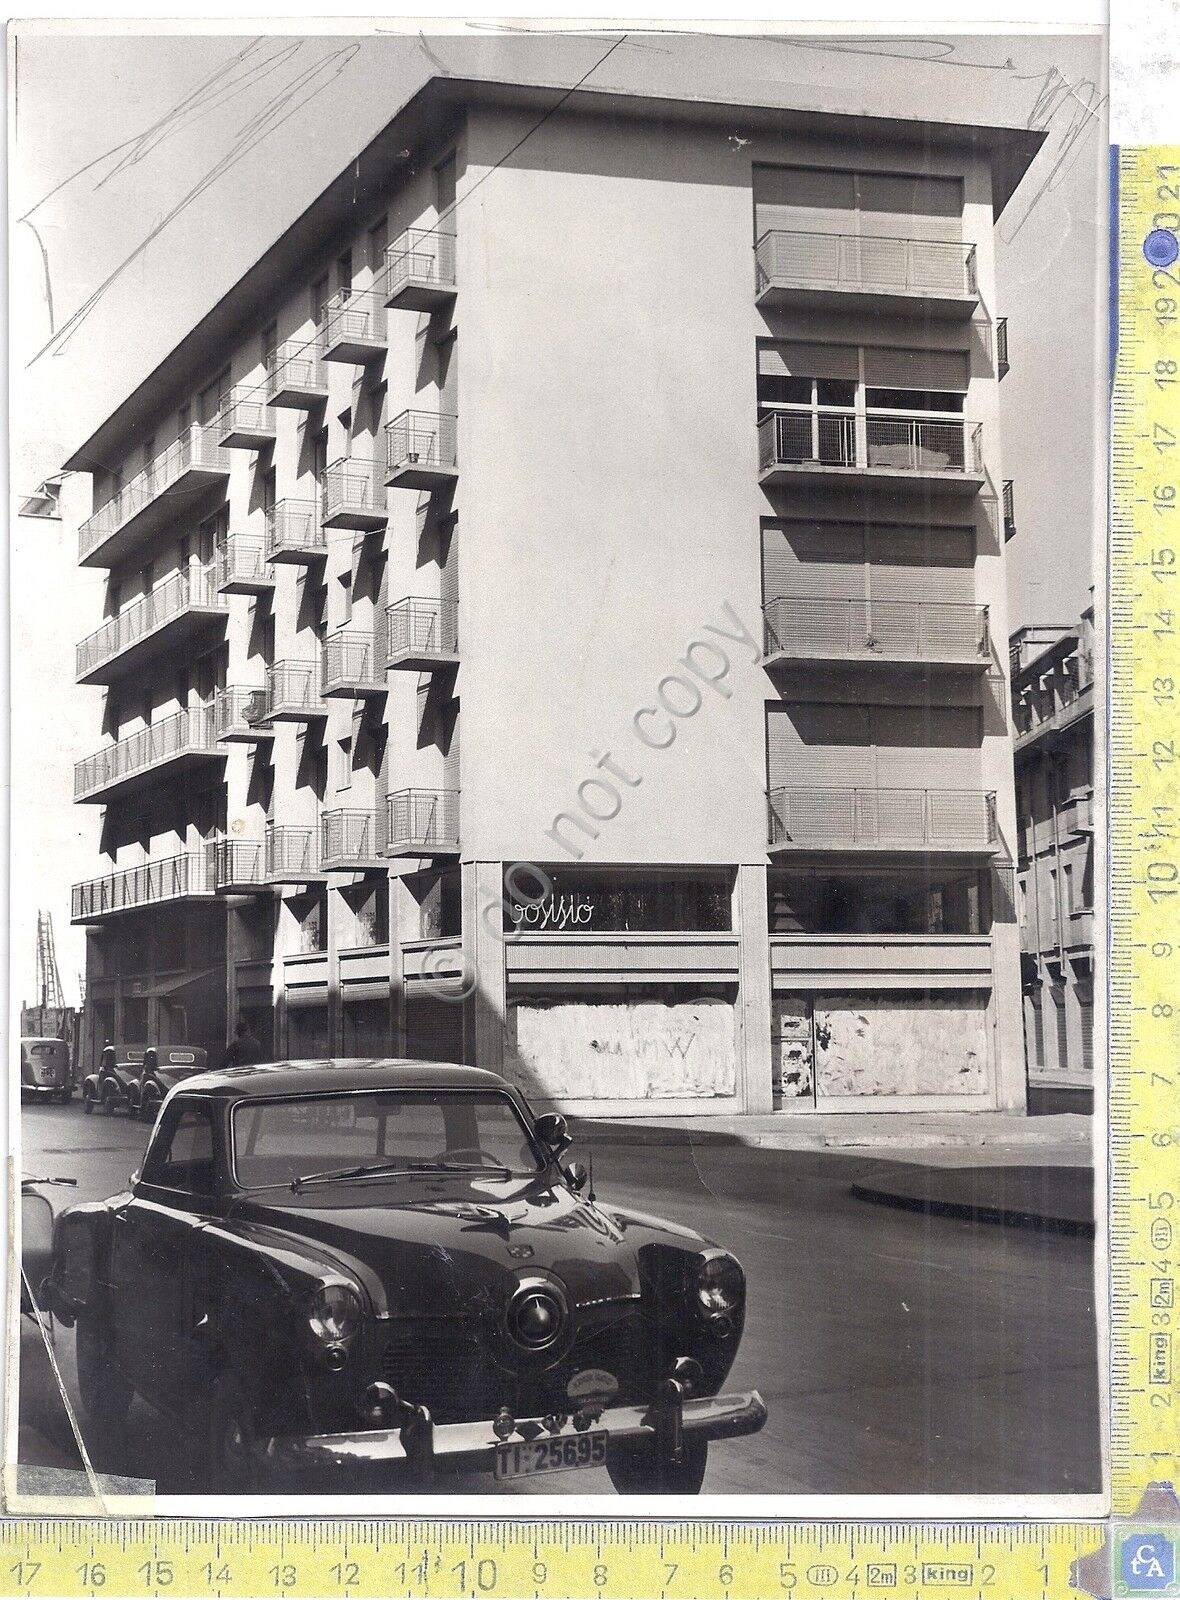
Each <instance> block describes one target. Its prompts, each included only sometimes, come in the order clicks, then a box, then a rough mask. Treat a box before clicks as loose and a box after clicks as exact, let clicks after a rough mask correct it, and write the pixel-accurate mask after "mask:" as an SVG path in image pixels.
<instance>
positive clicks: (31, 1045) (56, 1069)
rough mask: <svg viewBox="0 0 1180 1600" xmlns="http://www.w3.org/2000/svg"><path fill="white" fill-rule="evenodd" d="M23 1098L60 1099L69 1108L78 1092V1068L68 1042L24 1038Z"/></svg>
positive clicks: (22, 1057)
mask: <svg viewBox="0 0 1180 1600" xmlns="http://www.w3.org/2000/svg"><path fill="white" fill-rule="evenodd" d="M20 1092H21V1099H22V1100H24V1099H26V1098H32V1099H37V1100H39V1099H41V1098H42V1097H47V1098H49V1099H50V1100H60V1101H61V1103H62V1105H63V1106H64V1105H68V1104H69V1100H70V1096H71V1095H72V1094H73V1092H74V1067H73V1062H72V1061H71V1060H70V1047H69V1045H68V1044H67V1043H66V1041H65V1040H64V1039H22V1040H21V1042H20Z"/></svg>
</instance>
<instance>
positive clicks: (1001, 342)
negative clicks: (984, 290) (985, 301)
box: [996, 317, 1010, 378]
mask: <svg viewBox="0 0 1180 1600" xmlns="http://www.w3.org/2000/svg"><path fill="white" fill-rule="evenodd" d="M1009 370H1010V369H1009V366H1008V319H1007V317H997V318H996V377H997V378H1004V377H1006V376H1007V375H1008V372H1009Z"/></svg>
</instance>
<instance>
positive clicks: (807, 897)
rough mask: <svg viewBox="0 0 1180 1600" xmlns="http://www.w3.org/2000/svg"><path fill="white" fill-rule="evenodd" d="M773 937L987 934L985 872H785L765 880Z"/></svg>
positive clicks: (775, 873) (988, 914)
mask: <svg viewBox="0 0 1180 1600" xmlns="http://www.w3.org/2000/svg"><path fill="white" fill-rule="evenodd" d="M768 887H769V896H770V931H771V933H802V934H831V933H848V934H873V935H876V934H885V935H889V934H902V935H914V934H918V935H921V934H928V935H939V934H941V935H946V936H953V935H957V934H980V933H986V932H987V931H988V928H989V927H990V923H991V912H990V905H989V895H988V883H987V876H986V874H985V873H982V872H979V871H977V870H975V869H972V870H970V871H967V872H955V871H954V870H952V869H946V870H944V871H942V872H937V871H925V872H909V873H901V872H896V873H895V872H886V871H881V872H874V871H871V870H867V869H866V870H865V871H863V872H826V871H823V870H810V869H807V868H802V867H801V868H785V869H782V870H779V871H775V872H772V873H771V874H770V876H769V880H768Z"/></svg>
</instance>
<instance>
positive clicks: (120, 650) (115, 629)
mask: <svg viewBox="0 0 1180 1600" xmlns="http://www.w3.org/2000/svg"><path fill="white" fill-rule="evenodd" d="M226 609H227V608H226V603H225V601H224V600H223V599H222V598H221V597H220V596H219V595H218V594H217V593H216V590H215V588H214V573H213V568H212V566H208V567H197V566H191V567H185V568H184V569H183V570H181V571H180V572H174V573H173V574H172V576H171V577H170V578H166V579H165V580H164V582H163V583H161V584H160V585H159V587H158V588H156V589H153V590H152V592H151V594H145V595H143V596H142V597H141V598H140V599H139V600H134V601H132V603H131V604H130V605H129V606H128V607H127V608H126V610H125V611H120V613H119V615H118V616H117V617H110V618H109V619H108V620H107V621H106V622H104V623H103V625H102V627H101V628H96V629H95V631H94V632H93V633H91V634H88V635H87V637H86V638H85V639H83V640H82V642H81V644H80V645H78V647H77V653H76V670H77V679H78V682H79V683H113V682H114V681H115V679H116V678H118V677H120V676H122V674H123V673H125V672H128V671H130V670H131V668H132V667H134V666H139V665H142V664H143V663H144V662H145V661H146V660H148V659H149V658H150V657H152V656H154V655H156V654H158V653H160V652H161V651H163V650H164V649H165V648H167V649H168V650H169V651H171V652H173V654H175V652H176V650H177V648H178V647H179V645H180V644H182V643H183V641H184V639H186V638H187V637H189V636H191V635H193V634H195V633H204V632H207V631H208V629H209V628H210V627H211V626H213V625H216V624H218V623H220V624H223V625H224V622H225V617H226Z"/></svg>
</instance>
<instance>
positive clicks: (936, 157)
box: [69, 79, 1041, 1114]
mask: <svg viewBox="0 0 1180 1600" xmlns="http://www.w3.org/2000/svg"><path fill="white" fill-rule="evenodd" d="M1040 139H1041V136H1040V135H1038V134H1033V133H1029V132H1027V131H1024V130H1014V129H1003V128H992V127H977V126H949V125H942V124H937V125H936V124H931V123H926V122H903V121H895V120H887V119H874V118H870V117H845V116H839V117H837V116H828V115H824V114H822V113H819V112H815V111H785V110H782V109H770V108H758V107H751V106H741V107H734V106H723V105H718V104H709V103H700V102H687V101H673V100H668V99H649V98H632V97H624V96H620V95H617V94H607V93H596V92H592V91H589V90H583V91H579V92H578V93H576V94H573V95H572V96H571V95H567V94H566V93H565V92H564V91H561V92H559V91H556V90H542V89H538V88H535V87H534V88H526V87H514V86H511V85H506V84H491V83H483V82H462V81H459V80H456V79H445V80H444V79H436V80H432V81H431V82H430V83H428V84H427V85H426V86H425V87H424V88H423V89H422V90H421V91H420V92H419V93H418V94H417V95H416V96H415V97H414V98H413V100H411V101H410V102H409V103H408V104H407V105H406V106H405V108H404V109H403V110H402V111H401V112H400V113H399V114H398V115H397V117H395V118H394V120H393V121H392V122H391V123H390V124H389V126H388V127H387V128H386V130H385V131H384V132H383V133H382V134H381V135H380V136H379V137H378V138H377V139H376V140H375V141H374V142H373V143H372V144H371V145H369V147H368V148H367V149H365V150H364V151H362V152H361V154H360V155H359V156H358V158H357V160H356V161H355V162H354V163H352V164H350V166H349V167H348V169H347V171H346V172H345V173H343V174H342V175H341V176H340V178H339V179H338V180H337V181H336V182H334V183H333V184H332V185H331V186H330V187H329V188H328V189H327V190H326V191H325V192H324V193H323V195H321V197H320V198H319V199H318V200H317V201H316V202H315V203H314V204H313V205H312V206H311V207H310V209H309V210H308V211H307V212H305V213H304V214H303V215H302V216H301V217H300V218H299V219H298V220H297V221H296V222H295V223H294V224H293V225H292V226H291V227H290V228H289V229H288V231H287V232H286V233H285V234H284V235H283V236H282V237H281V238H280V239H279V240H278V241H277V243H276V244H275V245H274V246H273V247H272V248H271V249H270V250H268V251H267V253H266V254H265V255H264V256H263V258H262V259H261V260H260V261H259V262H258V263H257V265H256V266H255V267H254V268H252V269H251V270H250V271H249V272H248V273H247V274H246V276H245V277H244V278H243V279H242V280H241V281H240V282H239V283H238V284H236V285H235V287H234V288H233V289H231V290H230V291H229V293H228V294H227V295H226V296H225V297H224V298H223V299H222V300H221V301H220V302H219V303H218V304H217V305H216V306H215V307H214V308H213V309H212V310H211V311H210V312H209V313H208V315H207V316H206V317H205V318H204V319H203V320H202V321H201V322H200V323H199V324H198V326H197V327H196V328H194V329H193V330H192V332H191V333H190V334H189V335H188V336H187V337H186V338H185V339H184V340H183V341H182V343H181V344H180V345H179V346H178V347H177V348H176V349H175V350H174V351H173V352H172V354H171V355H169V356H168V357H167V358H166V359H165V360H164V361H163V362H162V364H161V365H160V366H159V367H158V368H157V370H156V371H155V372H153V373H152V374H151V376H150V377H149V378H147V379H146V380H145V381H144V382H143V383H142V384H141V385H140V386H139V388H138V389H137V390H136V391H135V393H134V394H133V395H132V396H131V397H130V398H129V399H128V400H127V401H126V402H125V403H124V404H123V405H122V406H120V408H119V409H118V411H117V412H116V413H115V414H114V415H113V416H112V417H111V418H110V419H109V420H108V421H106V422H105V423H103V424H102V426H101V427H100V428H99V429H98V430H97V432H96V433H95V434H94V435H93V437H92V438H91V439H90V440H88V441H87V443H86V444H85V445H84V446H83V447H82V448H81V449H80V450H79V451H78V452H77V453H76V454H75V455H74V457H73V459H72V460H71V462H70V463H69V465H70V466H71V467H74V468H82V469H85V470H87V471H90V472H92V473H93V475H94V490H95V492H94V507H95V509H94V513H93V515H92V516H91V517H90V518H89V519H88V520H87V521H86V523H85V524H84V525H83V526H82V528H81V530H80V559H81V560H82V561H83V562H84V563H86V564H88V565H92V566H99V567H102V568H104V569H105V570H106V571H107V572H108V573H109V586H108V606H107V609H108V616H107V618H106V620H105V621H104V622H103V623H102V625H101V627H100V628H98V629H97V631H96V632H95V633H94V634H93V635H91V637H89V638H88V639H86V640H85V641H84V642H83V643H82V645H81V646H80V647H79V654H78V676H79V679H80V680H81V681H83V682H87V683H95V684H101V685H104V686H105V688H106V700H105V714H104V732H105V733H106V735H107V743H106V744H105V746H104V747H103V749H102V750H101V751H100V752H99V753H98V754H97V755H95V756H93V757H91V758H89V759H88V760H86V761H84V762H82V763H80V765H79V768H78V778H77V798H78V799H79V800H80V801H83V802H86V803H90V804H96V805H102V806H103V807H104V813H103V836H102V848H103V852H104V855H105V856H106V858H107V859H106V862H105V863H104V870H103V873H102V875H101V876H98V877H96V878H95V879H94V880H93V881H91V882H88V883H85V884H80V885H78V886H77V888H76V890H75V895H74V917H75V920H76V921H79V922H83V923H86V924H87V925H88V928H89V930H90V934H89V949H90V954H89V959H88V997H89V1008H90V1022H89V1027H90V1040H91V1047H92V1048H93V1046H94V1044H95V1043H98V1042H101V1040H102V1038H103V1037H106V1036H115V1037H118V1038H123V1039H131V1038H139V1039H143V1038H146V1037H157V1038H160V1039H168V1038H177V1037H187V1038H188V1039H189V1040H190V1041H192V1042H201V1043H208V1044H211V1045H216V1044H219V1043H220V1042H221V1041H222V1040H223V1039H224V1037H225V1031H226V1027H227V1025H231V1024H232V1021H233V1019H234V1016H235V1015H236V1014H237V1013H244V1014H245V1015H246V1016H247V1017H249V1018H250V1019H251V1020H252V1021H253V1022H254V1025H255V1027H256V1029H258V1030H259V1031H260V1032H262V1034H263V1036H264V1038H265V1039H267V1040H268V1041H273V1047H274V1049H275V1051H276V1052H277V1053H279V1054H289V1055H292V1056H297V1057H298V1056H314V1055H321V1054H324V1053H329V1052H330V1053H336V1054H345V1055H347V1054H361V1053H367V1052H376V1051H386V1050H394V1051H402V1050H405V1051H407V1052H409V1053H421V1054H426V1055H439V1056H444V1057H454V1058H460V1057H462V1058H466V1059H467V1060H475V1061H478V1062H479V1063H481V1064H483V1065H488V1066H493V1067H502V1068H503V1069H504V1070H506V1071H507V1072H509V1073H510V1074H513V1075H515V1076H516V1077H518V1078H519V1080H520V1081H521V1082H522V1083H523V1084H524V1085H525V1086H526V1087H527V1088H528V1089H529V1090H530V1091H531V1092H533V1093H534V1094H535V1095H536V1096H537V1097H538V1098H539V1099H542V1100H544V1099H551V1100H555V1101H559V1102H562V1103H564V1104H567V1105H570V1106H573V1107H575V1108H582V1109H587V1110H593V1111H594V1112H596V1113H598V1114H611V1113H612V1112H618V1111H620V1110H623V1109H627V1108H634V1106H635V1104H636V1102H637V1101H643V1102H646V1105H647V1109H655V1110H659V1109H660V1108H661V1107H662V1108H663V1109H665V1110H666V1111H668V1112H672V1111H684V1110H696V1111H701V1112H706V1111H709V1110H733V1109H734V1108H736V1107H741V1108H748V1109H770V1108H771V1107H772V1105H775V1104H780V1103H781V1104H783V1105H785V1106H786V1107H788V1108H792V1109H800V1110H804V1109H807V1108H810V1107H814V1106H820V1107H824V1106H826V1107H829V1108H830V1107H833V1106H838V1107H841V1108H847V1109H856V1108H858V1107H871V1108H874V1109H879V1108H882V1107H894V1108H898V1109H906V1108H913V1107H931V1108H933V1107H940V1106H941V1107H945V1106H951V1107H964V1108H982V1107H989V1106H1013V1105H1020V1104H1022V1103H1023V1097H1024V1071H1023V1052H1022V1046H1021V1028H1020V977H1019V943H1018V931H1017V927H1016V917H1015V909H1014V906H1013V893H1012V868H1011V861H1012V853H1011V852H1012V846H1013V841H1014V838H1015V811H1014V804H1013V779H1012V749H1011V739H1010V733H1009V725H1008V718H1007V704H1008V691H1007V682H1006V669H1007V662H1006V656H1005V652H1004V650H1003V642H1004V641H1005V640H1006V638H1007V618H1006V600H1005V561H1004V540H1005V533H1006V531H1008V530H1009V525H1010V522H1011V499H1010V495H1007V494H1006V493H1005V487H1004V479H1003V477H1002V467H1001V458H1000V427H999V409H998V394H997V386H998V382H999V379H1000V377H1001V376H1002V373H1003V370H1004V366H1005V361H1006V344H1005V342H1004V340H1003V334H1004V328H1003V324H1002V321H1001V320H1000V319H999V318H998V317H997V306H996V291H995V270H994V244H993V226H994V223H995V219H996V217H997V216H998V214H999V213H1000V211H1001V210H1002V208H1003V206H1004V205H1005V203H1006V201H1007V200H1008V198H1009V196H1010V195H1011V193H1012V192H1013V189H1014V188H1015V186H1016V184H1017V183H1018V181H1019V180H1020V177H1021V176H1022V174H1023V172H1024V171H1025V169H1026V168H1027V166H1028V163H1029V162H1030V161H1031V159H1032V157H1033V155H1034V154H1035V152H1036V150H1037V148H1038V147H1039V143H1040ZM517 863H529V864H532V865H533V866H534V867H535V868H539V869H542V874H543V875H540V876H539V875H538V874H537V873H536V872H534V873H532V874H531V875H530V874H529V873H528V872H523V871H521V872H515V873H514V872H513V870H512V869H513V868H514V866H515V864H517ZM506 874H507V875H508V876H507V885H508V889H507V893H506V889H505V885H506ZM456 988H460V989H462V990H464V991H465V992H466V994H465V998H464V999H463V1000H462V1003H459V1002H458V1001H457V1000H456V999H455V998H454V992H455V990H456Z"/></svg>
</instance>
